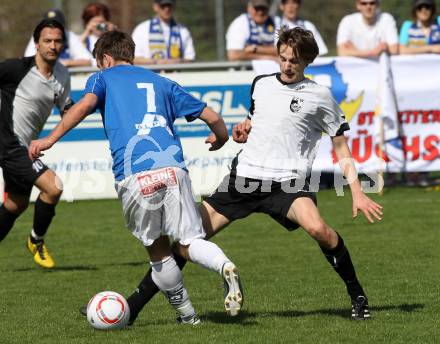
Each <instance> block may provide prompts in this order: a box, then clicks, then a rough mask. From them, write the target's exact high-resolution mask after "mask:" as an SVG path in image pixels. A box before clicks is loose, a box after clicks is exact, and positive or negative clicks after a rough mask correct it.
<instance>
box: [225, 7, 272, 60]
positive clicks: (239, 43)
mask: <svg viewBox="0 0 440 344" xmlns="http://www.w3.org/2000/svg"><path fill="white" fill-rule="evenodd" d="M269 9H270V0H250V1H249V2H248V5H247V13H243V14H241V15H240V16H238V17H237V18H235V19H234V20H233V21H232V23H231V24H230V25H229V28H228V31H227V33H226V50H227V56H228V59H229V60H231V61H235V60H262V59H270V60H275V59H276V56H277V50H276V47H275V21H274V18H272V17H271V16H270V15H269Z"/></svg>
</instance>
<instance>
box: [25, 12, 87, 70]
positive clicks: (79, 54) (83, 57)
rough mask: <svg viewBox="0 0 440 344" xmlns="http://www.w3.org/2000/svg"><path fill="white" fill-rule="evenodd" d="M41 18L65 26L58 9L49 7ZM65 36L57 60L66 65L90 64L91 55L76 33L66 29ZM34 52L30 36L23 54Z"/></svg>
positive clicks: (61, 13)
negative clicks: (65, 38)
mask: <svg viewBox="0 0 440 344" xmlns="http://www.w3.org/2000/svg"><path fill="white" fill-rule="evenodd" d="M43 19H54V20H56V21H58V22H59V23H60V24H61V25H63V26H64V27H66V19H65V17H64V14H63V12H61V11H60V10H58V9H51V10H49V11H47V12H46V13H45V14H44V16H43ZM66 36H67V41H66V42H65V45H64V48H63V50H62V52H61V55H60V57H59V62H61V63H62V64H63V65H64V66H66V67H81V66H91V65H92V60H93V56H92V54H90V53H89V52H88V51H87V49H86V48H85V47H84V46H83V44H82V43H81V40H80V39H79V37H78V35H76V34H75V33H74V32H72V31H70V30H66ZM36 52H37V51H36V48H35V42H34V39H33V38H32V37H31V39H30V40H29V43H28V45H27V47H26V50H25V52H24V56H25V57H28V56H34V55H35V54H36Z"/></svg>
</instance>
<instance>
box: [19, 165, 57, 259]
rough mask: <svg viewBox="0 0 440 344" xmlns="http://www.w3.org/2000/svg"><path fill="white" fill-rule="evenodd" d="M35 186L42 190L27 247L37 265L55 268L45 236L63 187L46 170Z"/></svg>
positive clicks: (49, 171)
mask: <svg viewBox="0 0 440 344" xmlns="http://www.w3.org/2000/svg"><path fill="white" fill-rule="evenodd" d="M35 186H36V187H38V189H39V190H40V194H39V195H38V198H37V200H36V201H35V205H34V221H33V228H32V231H31V234H30V236H29V238H28V245H27V246H28V249H29V251H30V252H31V253H32V254H33V255H34V260H35V262H36V263H37V264H39V265H40V266H42V267H44V268H53V267H54V266H55V262H54V260H53V258H52V257H51V256H50V254H49V252H48V250H47V247H46V245H45V243H44V236H45V235H46V233H47V230H48V228H49V226H50V224H51V222H52V219H53V217H54V216H55V207H56V205H57V203H58V201H59V199H60V197H61V193H62V185H61V181H60V179H59V178H58V177H57V176H56V174H55V173H54V172H53V171H52V170H50V169H45V170H44V172H42V174H41V175H40V176H39V177H38V178H37V179H36V181H35Z"/></svg>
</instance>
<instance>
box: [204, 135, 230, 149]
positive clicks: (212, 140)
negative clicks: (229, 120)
mask: <svg viewBox="0 0 440 344" xmlns="http://www.w3.org/2000/svg"><path fill="white" fill-rule="evenodd" d="M225 142H226V141H225ZM225 142H220V141H219V140H218V139H217V136H216V135H215V134H214V133H211V134H209V136H208V137H207V138H206V140H205V143H207V144H210V145H211V147H209V150H210V151H216V150H218V149H220V148H222V147H223V145H224V144H225Z"/></svg>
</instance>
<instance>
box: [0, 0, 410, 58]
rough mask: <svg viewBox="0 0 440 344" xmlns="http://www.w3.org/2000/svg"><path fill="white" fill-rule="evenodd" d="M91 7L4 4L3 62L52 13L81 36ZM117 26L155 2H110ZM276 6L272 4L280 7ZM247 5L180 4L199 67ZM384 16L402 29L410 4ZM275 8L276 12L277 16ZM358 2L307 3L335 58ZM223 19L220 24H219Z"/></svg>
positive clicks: (305, 13) (402, 2) (65, 0)
mask: <svg viewBox="0 0 440 344" xmlns="http://www.w3.org/2000/svg"><path fill="white" fill-rule="evenodd" d="M91 2H92V1H87V0H78V1H71V0H28V1H26V0H17V1H3V2H2V3H1V4H0V46H1V47H2V49H0V60H3V59H5V58H12V57H20V56H22V55H23V53H24V50H25V47H26V44H27V42H28V40H29V38H30V37H31V34H32V31H33V29H34V27H35V25H36V24H37V23H38V21H39V20H40V19H41V16H42V15H43V13H44V12H45V11H47V10H48V9H49V8H60V9H61V10H62V11H63V12H64V13H65V15H66V19H67V26H68V27H69V28H70V29H71V30H72V31H74V32H76V33H78V34H80V33H81V32H82V31H83V29H84V28H83V25H82V22H81V11H82V9H83V8H84V6H86V5H87V4H89V3H91ZM100 2H102V3H104V4H106V5H108V6H109V7H110V10H111V13H112V20H113V21H114V22H115V23H116V24H117V25H118V27H119V28H120V29H122V30H124V31H127V32H130V33H131V32H132V31H133V29H134V27H135V26H136V25H137V24H139V23H140V22H141V21H143V20H145V19H147V18H150V17H152V16H153V12H152V9H151V8H152V2H153V0H124V1H119V0H106V1H100ZM276 2H277V0H273V3H276ZM246 3H247V0H178V1H177V11H176V17H177V19H178V20H179V21H180V22H182V23H183V24H184V25H185V26H187V27H188V28H189V29H190V31H191V33H192V35H193V39H194V45H195V49H196V53H197V60H198V61H213V60H222V57H223V56H224V50H223V49H221V47H224V41H220V38H221V37H224V34H223V33H224V32H226V29H227V27H228V25H229V24H230V23H231V22H232V20H233V19H234V18H235V17H237V16H238V15H239V14H241V13H243V12H245V10H246ZM381 8H382V10H383V11H386V12H390V13H391V14H392V15H393V16H394V18H395V19H396V21H397V24H398V27H400V25H401V24H402V23H403V21H404V20H406V19H410V15H411V0H383V1H381ZM273 10H276V6H272V12H273ZM355 10H356V9H355V1H354V0H328V1H326V2H325V3H323V2H322V1H319V0H308V1H303V4H302V8H301V16H302V17H304V18H306V19H308V20H311V21H312V22H313V23H314V24H315V25H316V26H317V27H318V29H319V31H320V32H321V34H322V36H323V39H324V41H325V42H326V44H327V46H328V47H329V55H335V54H336V45H335V43H336V30H337V26H338V23H339V21H340V20H341V18H342V17H343V16H344V15H346V14H348V13H351V12H354V11H355ZM219 16H220V18H219Z"/></svg>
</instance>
